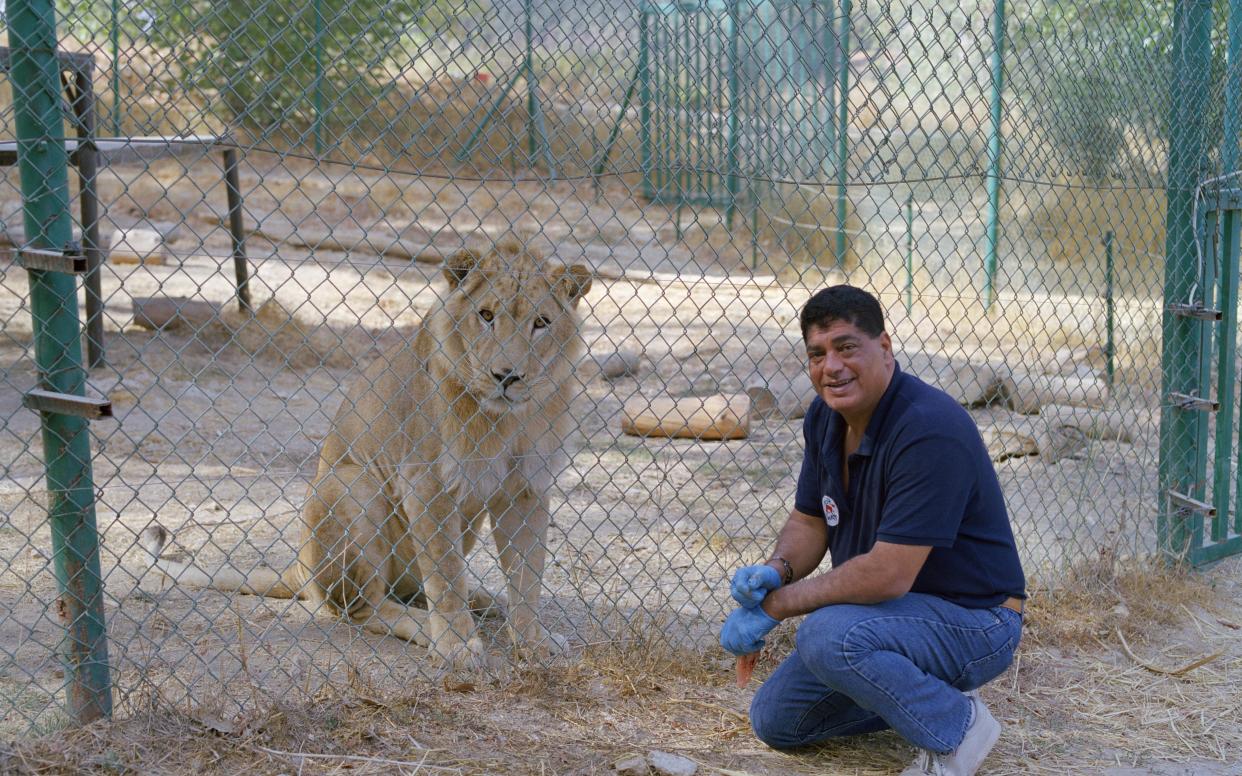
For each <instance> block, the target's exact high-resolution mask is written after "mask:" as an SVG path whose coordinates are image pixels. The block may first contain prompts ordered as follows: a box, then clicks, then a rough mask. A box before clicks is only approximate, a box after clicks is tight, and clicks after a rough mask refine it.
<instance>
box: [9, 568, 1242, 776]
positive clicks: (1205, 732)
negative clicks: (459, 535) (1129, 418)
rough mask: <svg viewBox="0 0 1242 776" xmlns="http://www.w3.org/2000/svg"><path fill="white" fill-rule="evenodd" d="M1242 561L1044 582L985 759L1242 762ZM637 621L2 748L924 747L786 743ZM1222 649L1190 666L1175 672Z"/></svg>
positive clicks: (214, 762) (161, 752)
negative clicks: (1241, 607)
mask: <svg viewBox="0 0 1242 776" xmlns="http://www.w3.org/2000/svg"><path fill="white" fill-rule="evenodd" d="M1240 568H1242V563H1239V562H1236V561H1235V562H1232V563H1228V564H1222V565H1221V566H1220V567H1219V568H1217V569H1216V570H1214V571H1213V572H1210V573H1208V574H1195V573H1189V572H1186V571H1184V570H1180V569H1166V568H1163V567H1154V566H1145V565H1141V564H1124V563H1120V562H1118V563H1113V562H1111V561H1109V560H1108V559H1102V560H1101V561H1100V562H1097V563H1093V564H1089V565H1087V566H1084V567H1082V568H1081V569H1080V570H1078V571H1076V572H1075V575H1074V578H1073V583H1074V584H1073V585H1071V586H1067V588H1066V589H1065V590H1064V591H1062V592H1059V593H1057V594H1056V595H1052V594H1050V593H1048V592H1047V591H1037V593H1036V595H1035V597H1034V598H1033V602H1032V606H1031V610H1030V613H1029V616H1028V628H1027V632H1026V636H1025V641H1024V645H1023V647H1022V649H1021V650H1020V652H1019V657H1018V660H1017V662H1016V664H1015V666H1014V667H1013V668H1011V669H1010V671H1009V672H1008V673H1006V674H1005V675H1004V676H1002V677H1001V678H1000V679H998V680H997V681H996V682H994V683H992V684H991V685H989V686H988V687H987V688H985V689H984V696H985V698H986V699H987V701H988V703H989V705H990V706H991V707H992V708H993V711H994V712H995V714H996V715H997V717H998V718H999V719H1000V720H1001V721H1002V723H1003V724H1004V725H1005V732H1004V734H1003V736H1002V739H1001V742H1000V744H999V745H998V747H997V749H996V750H995V752H994V753H993V755H992V756H991V757H990V758H989V761H988V764H987V767H986V768H985V770H984V771H983V773H985V774H993V775H995V774H1019V773H1024V774H1025V773H1048V774H1052V773H1056V774H1064V773H1066V772H1070V773H1080V772H1094V770H1095V769H1101V768H1104V767H1106V766H1113V767H1116V766H1118V765H1124V766H1134V765H1135V764H1138V765H1139V766H1150V765H1151V764H1153V763H1157V762H1168V763H1183V764H1185V767H1188V768H1190V770H1189V771H1187V772H1195V773H1203V774H1228V773H1236V770H1235V771H1230V770H1229V768H1230V767H1235V766H1230V765H1228V763H1236V762H1237V761H1238V758H1239V757H1240V756H1242V752H1240V751H1239V748H1238V747H1239V744H1238V742H1239V741H1240V740H1242V699H1239V697H1238V696H1237V693H1236V687H1237V685H1238V682H1240V681H1242V649H1240V648H1239V645H1238V643H1237V642H1238V639H1237V636H1236V634H1237V630H1236V629H1237V628H1238V627H1239V626H1238V623H1237V620H1238V619H1239V611H1238V600H1237V592H1238V589H1239V587H1240V583H1239V577H1238V571H1239V569H1240ZM1118 604H1121V605H1124V607H1125V611H1124V612H1121V611H1118V610H1117V606H1118ZM633 625H634V627H633V628H631V629H629V631H628V632H629V633H630V634H631V637H629V638H622V639H617V638H613V639H609V640H601V641H599V642H595V643H592V644H589V645H587V646H586V647H585V648H584V649H583V651H582V653H581V656H580V658H579V659H577V660H575V661H571V662H566V663H557V664H554V665H551V666H549V667H538V666H516V667H511V668H508V669H502V670H499V671H497V672H494V673H491V674H487V675H482V674H462V673H450V674H443V675H425V674H419V673H417V671H410V672H408V673H403V674H402V675H401V676H394V675H393V673H392V672H393V671H394V667H391V666H386V665H384V666H381V665H352V664H351V665H348V666H347V667H346V668H344V669H343V670H338V671H337V672H335V673H334V674H333V677H332V679H331V680H329V681H327V682H325V683H324V684H322V685H320V686H319V687H317V688H314V689H313V690H307V691H305V692H295V693H292V694H289V695H285V696H282V697H272V696H271V695H269V694H265V693H264V692H263V690H262V689H261V688H257V687H256V688H252V697H253V700H252V702H251V703H250V704H249V705H248V708H249V710H248V711H247V712H245V713H243V714H242V715H240V716H237V717H226V716H224V715H223V714H222V713H221V709H220V708H216V707H214V706H212V704H211V703H210V701H203V702H201V703H199V704H198V705H196V706H192V707H189V708H186V707H184V706H182V705H178V704H173V703H171V702H169V701H167V700H165V698H164V696H163V695H162V694H161V691H160V689H159V688H158V687H150V688H148V690H147V692H145V693H139V694H135V695H132V696H130V701H129V703H128V705H127V707H126V708H125V709H123V710H122V711H121V718H119V719H117V720H116V721H112V722H101V723H97V724H95V725H92V726H89V727H87V728H85V729H76V730H72V729H71V730H65V731H61V732H59V733H56V734H54V735H51V736H46V737H43V738H39V739H34V740H23V741H20V742H12V743H8V744H3V745H0V771H3V772H5V773H14V774H35V773H38V774H57V773H66V774H68V773H81V772H93V773H144V774H146V773H152V774H160V773H185V772H191V771H192V772H195V773H200V774H224V773H242V772H257V773H273V774H274V773H295V772H297V773H303V774H316V773H338V772H340V771H348V772H351V773H376V774H379V773H411V774H412V773H423V774H468V775H471V776H473V775H475V774H479V775H482V774H514V775H515V776H520V775H525V774H530V775H531V776H534V775H535V774H539V776H545V775H546V774H574V775H575V776H585V775H586V774H595V773H607V772H609V771H610V769H611V765H612V763H614V762H615V761H616V760H618V759H620V758H621V757H623V756H626V755H628V754H632V753H645V752H647V751H650V750H654V749H659V750H664V751H669V752H675V753H678V754H681V755H683V756H686V757H689V758H691V759H693V760H695V761H696V762H698V763H700V765H701V766H702V767H701V771H700V772H702V773H708V774H711V773H723V774H753V775H754V776H759V775H760V774H811V773H826V772H830V773H857V774H877V775H878V774H891V773H895V772H896V771H897V770H899V769H900V768H901V767H902V766H904V765H905V763H906V762H907V760H908V759H909V757H910V749H909V747H908V746H907V745H906V744H904V742H902V741H901V739H900V738H899V737H897V736H896V735H895V734H893V733H891V732H886V733H880V734H875V735H870V736H864V737H859V738H855V739H847V740H842V741H837V742H833V743H830V744H828V745H826V746H823V747H818V748H815V749H812V750H808V751H804V752H798V753H778V752H773V751H771V750H768V749H766V748H765V747H764V746H762V745H761V744H760V743H759V742H757V741H756V740H755V739H754V738H753V737H752V736H751V734H750V732H749V726H748V724H747V721H746V706H747V703H748V701H749V697H750V693H751V688H747V689H745V690H738V689H737V688H735V687H733V686H732V677H733V670H732V661H731V660H729V659H727V658H726V657H725V656H724V655H723V654H721V653H719V652H718V651H716V650H714V649H713V650H708V651H707V652H704V651H701V650H691V649H681V648H677V647H675V646H671V645H670V644H669V643H668V642H667V641H666V640H664V639H663V638H662V637H661V632H660V629H659V623H656V622H644V623H634V624H633ZM613 630H615V629H613ZM792 630H793V628H792V627H785V628H782V629H781V630H780V631H778V632H777V633H776V634H775V637H774V638H773V639H772V649H771V652H772V653H773V654H772V655H770V656H769V657H767V658H765V660H764V661H763V662H762V663H761V664H760V671H759V675H760V676H763V675H765V674H766V673H767V672H769V671H770V670H771V668H772V667H773V666H774V665H775V658H776V657H777V656H780V655H783V654H785V653H786V652H787V651H788V649H789V648H790V638H789V637H790V635H791V634H792ZM1109 633H1121V634H1125V636H1126V638H1127V639H1130V640H1132V641H1131V646H1130V647H1129V648H1122V647H1121V646H1120V642H1119V641H1118V640H1116V639H1115V638H1110V637H1109V636H1108V634H1109ZM1215 652H1219V653H1220V655H1219V656H1218V657H1216V658H1214V659H1213V660H1211V661H1209V662H1206V663H1202V664H1200V665H1199V666H1197V667H1195V668H1193V669H1191V670H1189V671H1186V672H1183V673H1180V674H1173V673H1165V672H1161V671H1160V670H1159V669H1160V668H1161V667H1162V666H1181V665H1186V664H1188V663H1189V662H1190V661H1191V659H1193V658H1195V657H1202V656H1203V655H1206V654H1211V653H1215ZM412 668H415V669H416V668H417V666H413V667H412ZM396 670H400V669H396ZM752 688H753V684H752ZM237 689H238V688H233V687H231V688H230V690H229V693H230V694H232V695H233V696H234V697H236V695H238V694H239V693H238V692H237ZM1141 772H1144V771H1134V773H1141Z"/></svg>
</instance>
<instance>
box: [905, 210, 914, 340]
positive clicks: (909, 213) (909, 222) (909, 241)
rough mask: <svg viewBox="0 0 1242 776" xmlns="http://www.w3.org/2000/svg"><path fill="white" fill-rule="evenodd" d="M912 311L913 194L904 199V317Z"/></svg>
mask: <svg viewBox="0 0 1242 776" xmlns="http://www.w3.org/2000/svg"><path fill="white" fill-rule="evenodd" d="M913 309H914V193H913V192H911V193H910V196H908V197H906V315H909V314H910V313H911V311H912V310H913Z"/></svg>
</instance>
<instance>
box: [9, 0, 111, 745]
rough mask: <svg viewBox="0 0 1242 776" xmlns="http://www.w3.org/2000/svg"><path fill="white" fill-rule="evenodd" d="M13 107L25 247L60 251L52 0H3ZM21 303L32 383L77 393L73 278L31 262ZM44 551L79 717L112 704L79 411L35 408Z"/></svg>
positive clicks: (60, 137)
mask: <svg viewBox="0 0 1242 776" xmlns="http://www.w3.org/2000/svg"><path fill="white" fill-rule="evenodd" d="M7 16H8V22H9V46H10V49H11V52H12V83H13V97H14V100H13V107H14V117H15V122H14V123H15V125H16V131H17V143H18V168H19V174H20V177H21V188H22V200H23V204H24V212H23V215H24V219H25V227H26V234H27V236H28V240H29V243H30V247H36V248H44V249H47V250H53V251H60V252H63V251H65V250H66V249H67V248H68V247H69V245H70V243H71V241H72V239H73V222H72V218H71V216H70V213H69V173H68V156H67V154H66V151H65V140H64V138H65V131H64V117H63V115H62V113H61V95H60V66H59V63H58V62H57V58H56V51H57V43H56V13H55V5H54V3H53V2H52V0H10V2H9V5H8V9H7ZM29 277H30V312H31V317H32V318H33V329H34V349H35V362H36V364H37V366H38V370H39V377H40V383H41V387H42V388H43V389H45V390H49V391H54V392H58V393H67V394H76V395H83V393H84V389H85V383H86V372H85V370H84V369H83V368H82V344H81V336H82V332H81V326H80V323H79V320H78V299H77V284H76V282H75V280H74V278H73V277H72V276H71V275H67V274H64V273H60V272H52V271H46V270H31V271H30V273H29ZM42 436H43V451H44V456H45V459H46V467H47V490H48V521H49V523H50V527H51V534H52V560H53V566H54V569H55V573H56V581H57V584H58V587H59V590H60V599H59V602H58V605H57V610H58V614H59V615H60V618H61V620H62V622H63V623H64V625H65V629H66V641H65V653H64V660H65V669H66V670H65V676H66V683H67V691H66V696H67V707H68V714H69V716H70V717H71V718H72V719H73V720H74V721H75V722H77V723H79V724H82V723H86V722H89V721H91V720H94V719H97V718H99V717H102V716H107V715H109V714H111V713H112V695H111V687H110V682H109V675H108V644H107V634H106V630H105V628H104V614H103V584H102V580H101V577H100V570H99V536H98V533H97V532H96V528H95V504H94V484H93V481H92V477H91V448H90V436H89V434H88V431H87V421H86V420H85V418H82V417H77V416H73V415H65V414H60V413H58V412H44V413H43V414H42Z"/></svg>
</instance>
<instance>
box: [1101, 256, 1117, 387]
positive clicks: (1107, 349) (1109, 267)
mask: <svg viewBox="0 0 1242 776" xmlns="http://www.w3.org/2000/svg"><path fill="white" fill-rule="evenodd" d="M1115 312H1116V308H1115V300H1114V299H1113V233H1112V232H1111V231H1109V232H1105V233H1104V375H1105V378H1106V380H1107V381H1108V387H1109V388H1110V389H1111V388H1112V387H1113V375H1114V374H1115V369H1116V367H1115V358H1116V345H1115V344H1114V340H1113V332H1114V328H1113V327H1114V325H1115V323H1114V317H1115Z"/></svg>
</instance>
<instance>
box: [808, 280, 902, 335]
mask: <svg viewBox="0 0 1242 776" xmlns="http://www.w3.org/2000/svg"><path fill="white" fill-rule="evenodd" d="M835 321H845V322H846V323H848V324H850V325H852V326H857V327H858V329H859V330H861V331H862V333H863V334H866V335H867V336H868V337H878V336H880V335H881V334H883V333H884V310H883V309H882V308H881V307H880V302H879V300H877V299H876V298H875V297H874V296H872V295H871V294H869V293H867V292H866V291H864V290H862V289H861V288H857V287H855V286H847V285H840V286H829V287H827V288H825V289H823V290H822V291H817V292H816V293H815V295H814V296H812V297H811V298H810V299H808V300H807V303H806V305H805V306H804V307H803V308H802V314H801V315H800V316H799V322H800V323H801V324H802V339H806V333H807V331H808V330H809V329H810V328H811V327H812V326H828V325H829V324H831V323H834V322H835Z"/></svg>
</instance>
